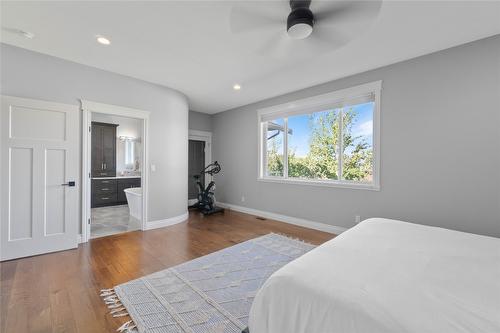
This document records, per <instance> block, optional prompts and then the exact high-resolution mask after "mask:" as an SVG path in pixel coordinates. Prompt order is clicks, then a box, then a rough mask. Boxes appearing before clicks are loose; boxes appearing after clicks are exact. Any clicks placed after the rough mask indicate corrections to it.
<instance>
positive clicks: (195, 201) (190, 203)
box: [188, 199, 198, 206]
mask: <svg viewBox="0 0 500 333" xmlns="http://www.w3.org/2000/svg"><path fill="white" fill-rule="evenodd" d="M197 202H198V199H188V206H192V205H194V204H195V203H197Z"/></svg>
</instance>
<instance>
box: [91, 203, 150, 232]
mask: <svg viewBox="0 0 500 333" xmlns="http://www.w3.org/2000/svg"><path fill="white" fill-rule="evenodd" d="M140 229H141V221H140V220H138V219H136V218H135V217H132V216H130V215H129V211H128V205H121V206H108V207H99V208H92V222H91V224H90V238H97V237H103V236H109V235H114V234H119V233H122V232H127V231H134V230H140Z"/></svg>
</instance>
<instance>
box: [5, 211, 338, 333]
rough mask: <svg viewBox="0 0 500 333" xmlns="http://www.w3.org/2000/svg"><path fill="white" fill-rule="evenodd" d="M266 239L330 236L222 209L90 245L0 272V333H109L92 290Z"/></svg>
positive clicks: (111, 327) (112, 321)
mask: <svg viewBox="0 0 500 333" xmlns="http://www.w3.org/2000/svg"><path fill="white" fill-rule="evenodd" d="M270 232H275V233H280V234H284V235H288V236H291V237H296V238H299V239H302V240H304V241H307V242H310V243H313V244H317V245H319V244H321V243H323V242H325V241H327V240H330V239H332V238H333V237H334V236H335V235H332V234H328V233H324V232H320V231H316V230H311V229H306V228H302V227H298V226H294V225H290V224H286V223H282V222H276V221H272V220H259V219H257V218H256V217H255V216H253V215H248V214H243V213H238V212H234V211H230V210H227V211H226V212H225V213H224V214H218V215H212V216H203V215H201V214H199V213H197V212H191V213H190V215H189V220H188V222H186V223H180V224H177V225H174V226H170V227H166V228H161V229H155V230H150V231H145V232H142V231H134V232H129V233H125V234H120V235H113V236H108V237H103V238H96V239H93V240H91V241H90V242H88V243H86V244H82V245H80V246H79V247H78V249H75V250H69V251H62V252H57V253H52V254H46V255H41V256H35V257H29V258H23V259H18V260H12V261H8V262H3V263H1V265H0V271H1V272H0V273H1V274H0V292H1V295H0V296H1V297H0V298H1V301H0V306H1V309H0V332H1V333H12V332H15V333H24V332H71V333H72V332H82V333H84V332H85V333H87V332H92V333H94V332H95V333H101V332H114V331H115V330H116V328H117V327H118V326H120V325H121V324H122V323H123V322H125V321H127V320H128V319H127V318H113V317H112V316H110V315H109V314H108V312H109V310H108V309H107V308H106V306H105V305H104V303H103V302H102V300H101V298H100V297H99V290H100V289H103V288H111V287H113V286H115V285H117V284H120V283H124V282H127V281H129V280H132V279H135V278H139V277H141V276H144V275H147V274H151V273H154V272H156V271H159V270H162V269H165V268H168V267H172V266H175V265H178V264H180V263H183V262H186V261H188V260H191V259H194V258H197V257H200V256H203V255H206V254H209V253H212V252H215V251H218V250H221V249H224V248H226V247H228V246H232V245H235V244H237V243H240V242H243V241H246V240H249V239H252V238H255V237H258V236H260V235H265V234H268V233H270Z"/></svg>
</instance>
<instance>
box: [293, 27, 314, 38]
mask: <svg viewBox="0 0 500 333" xmlns="http://www.w3.org/2000/svg"><path fill="white" fill-rule="evenodd" d="M312 31H313V27H312V26H311V25H309V24H307V23H297V24H294V25H292V26H291V27H289V28H288V36H290V38H293V39H304V38H307V37H309V35H310V34H311V33H312Z"/></svg>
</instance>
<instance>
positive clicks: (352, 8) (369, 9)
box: [311, 0, 382, 25]
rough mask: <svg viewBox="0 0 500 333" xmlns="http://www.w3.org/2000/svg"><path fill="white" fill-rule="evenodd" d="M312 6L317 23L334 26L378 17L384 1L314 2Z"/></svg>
mask: <svg viewBox="0 0 500 333" xmlns="http://www.w3.org/2000/svg"><path fill="white" fill-rule="evenodd" d="M315 5H316V6H315ZM312 6H315V8H311V10H312V11H313V13H314V19H315V21H316V22H318V23H322V24H325V23H326V24H331V25H334V24H342V23H347V22H348V23H354V22H357V21H364V20H366V21H369V20H371V19H373V18H375V17H376V16H377V15H378V13H379V11H380V7H381V6H382V1H381V0H371V1H317V2H315V1H313V4H312Z"/></svg>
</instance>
